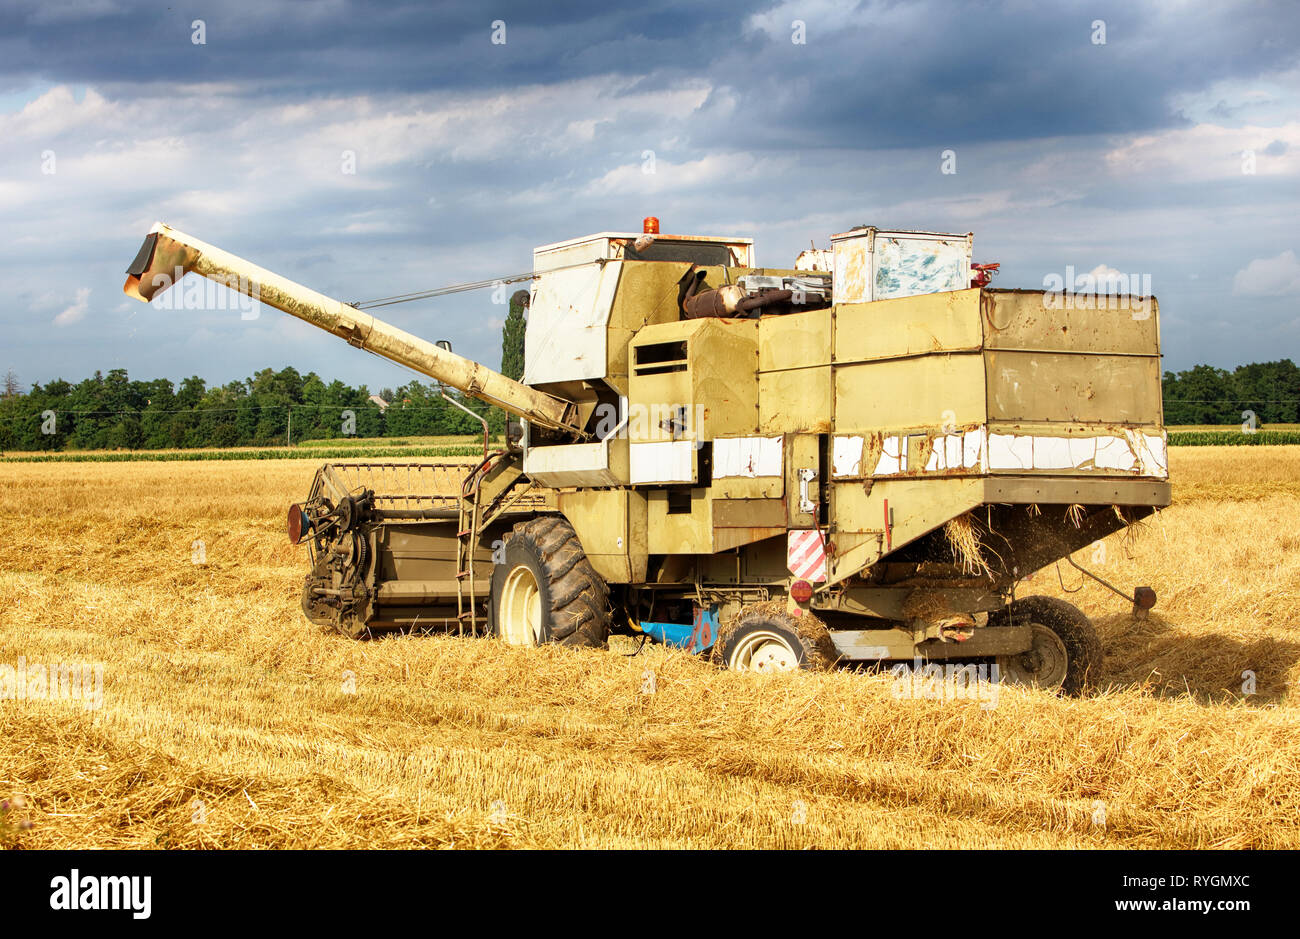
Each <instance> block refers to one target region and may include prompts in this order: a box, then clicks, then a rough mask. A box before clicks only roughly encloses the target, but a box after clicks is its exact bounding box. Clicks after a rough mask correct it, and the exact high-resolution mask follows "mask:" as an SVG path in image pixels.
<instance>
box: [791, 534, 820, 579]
mask: <svg viewBox="0 0 1300 939" xmlns="http://www.w3.org/2000/svg"><path fill="white" fill-rule="evenodd" d="M785 563H786V567H787V568H789V570H790V573H791V574H793V575H794V576H795V577H797V578H798V579H799V580H806V581H808V582H809V583H812V584H818V583H821V582H822V581H824V580H825V579H826V542H825V541H824V540H823V539H822V533H821V532H820V531H818V530H817V529H815V528H813V529H810V530H808V531H791V532H790V533H789V535H788V536H787V542H786V554H785Z"/></svg>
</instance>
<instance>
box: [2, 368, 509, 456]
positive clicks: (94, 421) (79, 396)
mask: <svg viewBox="0 0 1300 939" xmlns="http://www.w3.org/2000/svg"><path fill="white" fill-rule="evenodd" d="M440 392H441V389H439V388H438V387H437V385H435V384H431V383H425V382H420V381H411V382H409V383H408V384H405V385H402V386H401V387H400V388H396V389H383V390H381V391H380V392H379V393H378V395H377V397H379V398H380V399H381V400H382V401H384V402H385V403H386V405H387V406H386V407H385V406H381V405H380V404H379V403H378V402H376V401H374V400H372V398H371V392H370V390H369V389H368V388H367V387H366V386H365V385H362V386H361V387H359V388H354V387H352V386H351V385H346V384H344V383H343V382H341V381H337V380H336V381H332V382H329V383H326V382H325V380H324V379H322V378H321V377H320V376H318V375H317V374H316V373H315V372H309V373H308V374H306V375H300V374H299V373H298V371H297V369H294V368H292V367H287V368H283V369H281V370H280V371H278V372H277V371H274V370H272V369H269V368H266V369H262V370H261V371H260V372H258V373H256V374H255V375H253V376H252V377H250V378H247V379H244V380H242V381H232V382H229V383H227V384H225V385H219V386H213V387H211V388H209V387H208V386H207V384H206V383H205V382H204V380H203V379H202V378H199V377H198V376H194V377H191V378H186V379H185V380H183V381H182V382H181V383H180V385H179V386H175V385H173V383H172V382H171V381H170V380H169V379H166V378H156V379H152V380H150V381H136V380H132V379H130V378H129V377H128V375H127V372H126V370H125V369H113V370H112V371H110V372H109V373H108V374H107V375H104V374H102V373H100V372H96V373H95V374H94V375H93V376H92V377H90V378H86V379H83V380H82V381H80V382H78V383H76V384H72V383H71V382H67V381H64V380H62V379H58V380H55V381H52V382H48V383H46V384H45V385H33V386H32V388H31V390H30V391H28V392H27V393H25V394H22V393H17V394H5V395H4V396H3V397H2V398H0V449H4V450H118V449H126V450H138V449H144V450H170V449H185V448H191V447H242V446H268V445H277V444H278V445H284V444H286V443H298V442H300V441H303V440H323V439H331V438H339V437H352V436H355V437H386V436H387V437H407V436H440V435H444V434H480V433H482V425H481V424H480V423H479V422H478V421H476V420H475V419H474V418H473V417H471V416H470V415H468V414H466V413H465V412H464V411H462V410H460V409H459V408H457V407H455V406H454V405H453V404H450V403H448V402H447V400H446V399H444V398H443V397H442V395H441V393H440ZM449 395H450V397H452V398H454V399H455V400H456V401H458V402H459V403H461V404H463V405H465V407H467V408H469V409H470V410H471V411H473V412H474V413H476V414H480V415H482V416H483V417H485V418H487V419H488V420H489V423H490V424H492V425H495V426H494V427H493V430H494V431H496V432H498V433H499V432H500V428H501V427H503V426H504V416H503V415H501V414H500V412H499V411H498V410H497V409H495V408H491V407H489V406H488V405H486V404H483V403H482V402H480V401H476V400H474V399H472V398H463V397H462V396H461V395H459V394H458V393H456V392H449ZM493 412H496V413H493Z"/></svg>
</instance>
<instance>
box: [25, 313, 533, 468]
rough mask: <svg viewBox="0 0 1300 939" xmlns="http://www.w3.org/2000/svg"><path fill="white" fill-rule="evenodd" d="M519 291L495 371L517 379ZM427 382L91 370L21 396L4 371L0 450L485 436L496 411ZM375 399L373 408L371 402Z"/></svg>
mask: <svg viewBox="0 0 1300 939" xmlns="http://www.w3.org/2000/svg"><path fill="white" fill-rule="evenodd" d="M527 300H528V293H527V291H519V292H517V293H516V294H515V295H514V296H513V297H511V299H510V308H509V310H510V311H509V314H508V315H507V318H506V321H505V325H504V327H503V330H502V355H501V360H502V361H501V365H502V371H503V372H504V373H505V374H506V375H508V376H509V377H511V378H519V377H521V376H522V374H523V360H524V321H525V320H524V309H525V307H526V306H527ZM447 396H448V397H450V398H451V399H453V401H454V402H455V403H451V402H448V400H447V399H446V398H444V397H443V389H442V388H441V387H440V386H439V385H438V384H437V383H435V382H422V381H418V380H416V381H411V382H408V383H407V384H405V385H402V386H401V387H399V388H383V389H381V390H380V391H379V392H378V393H377V395H375V397H378V398H379V399H380V401H375V400H373V397H372V392H371V391H370V389H369V388H368V387H367V386H365V385H362V386H360V387H358V388H354V387H352V386H351V385H346V384H344V383H343V382H341V381H337V380H335V381H331V382H328V383H327V382H326V381H325V380H324V379H323V378H321V377H320V376H319V375H317V374H316V373H315V372H308V373H307V374H306V375H302V374H299V372H298V370H297V369H295V368H292V367H286V368H283V369H281V370H280V371H278V372H277V371H274V370H272V369H270V368H265V369H262V370H261V371H260V372H257V373H256V374H255V375H252V376H251V377H249V378H246V379H243V380H239V381H232V382H229V383H227V384H225V385H214V386H212V387H208V385H207V383H206V382H205V381H204V380H203V379H202V378H199V377H198V376H197V375H196V376H192V377H190V378H186V379H184V380H183V381H181V383H180V384H179V386H177V385H175V384H173V383H172V381H171V380H170V379H166V378H155V379H152V380H149V381H138V380H132V379H131V378H130V377H129V376H128V374H127V372H126V370H125V369H113V370H111V371H110V372H109V373H108V374H107V375H104V374H102V373H101V372H95V374H94V375H93V376H91V377H90V378H86V379H83V380H82V381H80V382H77V383H76V384H72V383H71V382H68V381H64V380H63V379H56V380H54V381H51V382H47V383H45V384H44V385H41V384H35V385H33V386H32V387H31V388H30V389H29V390H27V391H26V392H24V390H23V387H22V385H21V384H20V382H19V380H18V377H17V376H16V375H14V373H13V372H12V370H11V371H10V372H9V373H8V374H7V375H6V376H5V379H4V386H3V388H0V450H119V449H123V450H171V449H187V448H197V447H244V446H274V445H283V444H286V443H297V442H300V441H303V440H325V439H332V438H339V437H351V436H356V437H417V436H418V437H431V436H444V435H453V434H480V433H482V429H483V425H482V424H481V423H480V422H479V421H478V420H477V419H476V418H475V417H473V416H472V415H470V414H466V413H465V411H463V410H461V408H459V407H457V406H456V404H460V405H463V406H464V407H466V408H468V409H469V410H470V411H472V412H473V413H474V414H476V415H479V416H481V417H484V418H486V419H487V421H488V424H489V428H490V430H491V431H492V432H493V433H494V434H500V433H502V432H503V431H504V429H505V414H504V412H503V411H501V409H500V408H496V407H492V406H489V405H487V404H484V403H483V402H481V401H478V400H476V399H474V398H469V397H466V396H464V395H461V394H460V393H459V392H456V391H452V390H450V389H447ZM380 402H382V403H380Z"/></svg>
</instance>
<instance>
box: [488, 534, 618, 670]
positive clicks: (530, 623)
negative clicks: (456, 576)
mask: <svg viewBox="0 0 1300 939" xmlns="http://www.w3.org/2000/svg"><path fill="white" fill-rule="evenodd" d="M490 602H491V610H490V612H489V614H488V623H489V627H488V628H489V631H490V633H491V634H492V635H494V636H497V637H498V638H500V639H502V640H504V641H505V642H507V643H509V644H510V645H516V646H537V645H542V644H543V643H547V642H558V643H559V644H561V645H565V646H587V647H591V648H597V649H603V648H605V646H606V644H607V642H608V639H609V625H610V618H611V616H610V610H609V587H608V585H606V583H605V581H604V579H603V578H602V577H601V576H600V575H599V574H597V573H596V569H595V568H594V567H592V566H591V561H589V560H588V559H587V555H586V553H584V552H583V550H582V543H581V542H580V541H579V540H578V535H577V533H576V532H574V530H573V526H572V525H570V524H569V523H568V522H566V521H565V520H564V519H562V518H557V517H555V516H546V517H544V518H535V519H532V520H531V521H527V522H523V523H522V524H519V525H516V526H515V528H514V531H513V532H512V533H511V535H510V537H509V539H508V540H507V541H506V544H505V550H504V558H503V560H502V563H500V564H497V565H496V567H495V569H494V570H493V571H492V595H491V601H490Z"/></svg>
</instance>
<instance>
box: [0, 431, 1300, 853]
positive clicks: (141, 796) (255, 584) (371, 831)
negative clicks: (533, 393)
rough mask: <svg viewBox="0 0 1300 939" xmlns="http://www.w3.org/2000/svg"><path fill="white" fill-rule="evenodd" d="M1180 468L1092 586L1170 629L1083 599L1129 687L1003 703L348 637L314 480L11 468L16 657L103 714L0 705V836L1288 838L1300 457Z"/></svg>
mask: <svg viewBox="0 0 1300 939" xmlns="http://www.w3.org/2000/svg"><path fill="white" fill-rule="evenodd" d="M1171 462H1172V475H1173V478H1174V498H1175V503H1174V505H1173V506H1172V507H1171V508H1169V509H1168V510H1166V511H1165V512H1163V513H1161V514H1160V515H1159V516H1157V517H1156V518H1155V519H1152V520H1150V521H1149V522H1147V523H1146V524H1145V526H1144V529H1143V530H1142V531H1141V532H1140V534H1139V536H1138V537H1137V538H1136V540H1134V541H1132V543H1131V544H1129V543H1126V542H1125V541H1124V539H1122V538H1121V537H1120V536H1114V537H1112V538H1111V539H1108V541H1107V542H1106V543H1105V544H1106V552H1105V559H1104V562H1103V563H1098V564H1096V565H1095V566H1096V568H1097V569H1098V572H1099V573H1100V574H1101V575H1102V576H1103V577H1106V578H1107V579H1109V580H1112V581H1113V582H1118V583H1119V584H1121V585H1124V586H1132V585H1134V584H1149V585H1150V586H1152V587H1154V588H1155V590H1156V591H1157V593H1158V594H1159V596H1160V602H1159V604H1158V606H1157V607H1156V609H1155V611H1154V612H1153V615H1152V616H1151V618H1150V620H1149V621H1147V622H1144V623H1135V622H1134V621H1133V620H1132V619H1131V618H1130V617H1129V615H1128V612H1127V610H1126V609H1125V604H1124V603H1123V601H1121V600H1119V598H1117V597H1114V596H1113V595H1111V594H1108V593H1107V592H1106V591H1104V590H1103V588H1101V587H1099V586H1097V585H1095V584H1092V583H1091V582H1084V583H1083V584H1082V587H1081V589H1080V590H1079V592H1077V593H1073V594H1069V599H1070V600H1071V602H1074V603H1077V604H1078V605H1079V606H1081V607H1082V608H1083V610H1084V611H1085V612H1086V613H1088V614H1089V615H1090V616H1092V617H1093V618H1094V621H1095V623H1096V625H1097V627H1098V630H1099V632H1100V633H1101V637H1102V642H1103V646H1104V650H1105V669H1104V674H1103V675H1102V676H1101V678H1102V682H1103V684H1104V685H1106V686H1107V687H1108V690H1106V691H1104V692H1103V693H1101V694H1099V695H1097V696H1094V697H1092V698H1089V699H1085V700H1070V699H1061V698H1057V697H1054V696H1052V695H1050V694H1047V693H1042V692H1035V691H1028V690H1020V689H1012V688H1001V689H1000V690H999V694H998V696H997V699H996V706H992V707H989V706H988V704H989V702H988V701H984V702H981V701H979V700H933V699H926V698H907V697H903V698H900V697H899V696H898V695H897V693H896V691H897V688H896V685H895V683H894V681H893V679H892V678H890V677H889V676H888V675H887V674H883V673H879V674H874V675H871V674H855V673H849V672H836V673H830V674H807V673H804V674H797V675H786V676H774V677H770V678H762V679H760V678H755V677H754V676H749V675H740V674H732V673H726V672H721V671H718V670H716V669H714V668H712V667H711V666H709V665H707V664H705V663H703V662H700V661H697V660H695V659H693V658H691V657H688V656H685V655H682V654H679V653H666V652H664V651H663V650H662V649H653V648H651V647H649V646H647V647H646V648H645V649H644V650H643V651H642V652H641V653H640V654H639V655H636V656H628V655H625V654H620V653H627V652H631V651H633V649H634V648H635V647H634V646H631V645H627V644H616V645H615V647H614V648H612V649H611V651H609V652H594V651H567V650H558V649H547V648H544V649H540V650H515V649H509V648H505V647H503V646H501V645H499V644H497V643H495V642H489V641H482V640H470V639H457V638H442V637H437V638H428V637H424V638H417V637H406V638H395V639H388V640H382V641H373V642H360V643H358V642H353V641H351V640H348V639H344V638H342V637H338V636H334V635H330V634H326V633H324V632H322V631H320V630H319V629H317V628H315V627H312V626H309V625H307V624H306V623H305V622H304V621H303V619H302V618H301V616H300V614H299V612H298V605H297V603H298V591H299V589H300V586H301V577H302V574H303V572H304V569H305V550H306V549H305V548H296V547H293V546H291V545H289V544H288V542H287V540H286V539H285V537H284V534H283V524H282V519H283V516H284V509H285V506H286V505H287V504H288V503H290V502H292V501H295V500H297V499H300V498H302V497H303V495H305V492H306V489H307V486H308V484H309V483H310V480H311V476H312V473H313V472H314V471H315V468H316V465H317V464H316V461H311V460H301V461H300V460H284V461H274V462H219V463H218V462H188V463H60V464H48V465H41V464H9V465H5V466H4V467H3V468H2V469H0V597H3V600H0V667H3V666H4V665H6V664H7V665H10V666H16V665H17V664H18V663H19V660H20V658H21V659H22V660H23V661H24V662H25V663H45V664H54V663H77V664H83V663H84V664H92V665H93V664H100V665H102V666H103V700H102V706H101V707H98V708H93V709H91V708H87V707H86V706H85V703H84V702H78V701H71V700H63V701H60V700H42V699H40V698H39V697H33V696H28V697H24V698H19V699H11V700H4V701H0V799H7V800H8V801H9V804H10V805H9V810H8V811H7V812H5V813H4V814H3V818H0V844H4V845H7V846H20V847H24V848H42V847H74V848H80V847H195V848H198V847H222V846H230V847H416V846H424V847H515V846H517V847H580V846H587V847H777V848H804V847H824V848H838V847H922V846H934V847H952V848H956V847H1151V848H1154V847H1222V848H1243V847H1290V848H1294V847H1298V846H1300V768H1298V767H1300V699H1298V698H1297V692H1296V690H1295V689H1296V684H1297V681H1298V680H1300V447H1296V446H1278V447H1193V448H1185V449H1178V448H1176V449H1174V450H1172V451H1171ZM199 541H201V542H202V549H203V550H202V557H201V558H200V557H199V556H198V555H197V554H196V550H197V548H196V545H195V542H199ZM1092 555H1093V552H1092V551H1091V549H1087V550H1085V551H1084V552H1081V553H1080V555H1079V560H1080V561H1081V563H1084V564H1085V565H1088V564H1090V563H1091V562H1093V561H1094V558H1093V556H1092ZM196 559H201V560H203V561H204V562H205V563H201V564H196V563H194V561H195V560H196ZM1062 577H1063V583H1062V582H1061V581H1060V580H1058V576H1057V574H1056V573H1055V571H1054V570H1052V569H1049V570H1047V571H1044V572H1040V573H1039V574H1038V575H1037V577H1036V578H1035V580H1034V583H1032V584H1030V585H1028V588H1027V589H1024V590H1022V591H1021V592H1022V593H1030V592H1032V593H1046V594H1051V595H1054V596H1067V593H1066V590H1067V589H1068V590H1073V589H1075V587H1076V586H1078V585H1079V583H1080V580H1079V575H1078V574H1077V572H1074V571H1072V570H1070V569H1068V568H1066V571H1065V572H1064V573H1063V575H1062ZM648 673H649V674H648ZM651 674H652V676H653V682H652V684H653V688H654V692H653V693H646V691H647V689H648V688H649V687H650V685H651V682H650V681H649V680H648V679H649V678H650V675H651ZM1252 686H1253V687H1252ZM1247 690H1252V691H1253V693H1251V694H1246V693H1245V691H1247ZM982 704H983V706H982Z"/></svg>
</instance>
